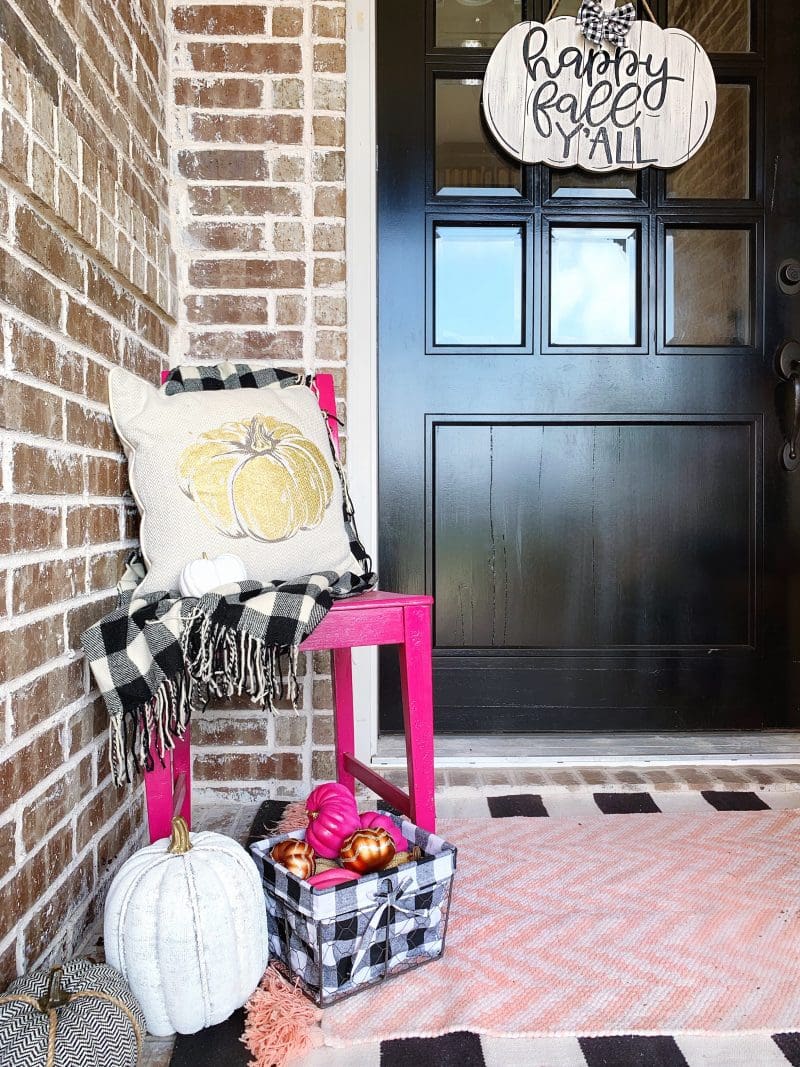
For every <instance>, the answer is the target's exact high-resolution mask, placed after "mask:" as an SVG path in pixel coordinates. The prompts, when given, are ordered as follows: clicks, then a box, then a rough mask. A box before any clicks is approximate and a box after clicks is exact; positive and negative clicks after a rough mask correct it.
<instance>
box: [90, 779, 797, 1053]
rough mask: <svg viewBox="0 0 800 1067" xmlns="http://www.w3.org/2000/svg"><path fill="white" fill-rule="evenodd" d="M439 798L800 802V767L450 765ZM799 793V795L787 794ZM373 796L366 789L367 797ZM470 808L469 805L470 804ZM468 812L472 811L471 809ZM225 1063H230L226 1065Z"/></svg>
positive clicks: (247, 808) (213, 814) (203, 824)
mask: <svg viewBox="0 0 800 1067" xmlns="http://www.w3.org/2000/svg"><path fill="white" fill-rule="evenodd" d="M383 773H385V774H386V777H387V778H390V779H391V780H392V781H393V782H395V783H396V784H397V785H399V786H404V785H405V784H406V776H405V773H404V772H403V771H400V770H398V769H383ZM436 790H437V798H438V799H442V800H445V799H446V800H451V801H452V800H453V799H456V798H463V799H464V800H465V801H468V800H469V799H470V798H476V797H482V796H497V795H503V794H507V793H530V792H535V793H539V794H541V795H543V796H559V795H561V796H563V797H567V796H580V795H582V794H584V795H590V794H592V793H595V792H612V793H613V792H642V791H647V792H652V793H662V794H665V793H670V794H676V793H692V792H700V791H703V790H725V791H750V792H756V793H773V794H776V793H779V794H783V796H782V797H781V799H780V801H778V803H777V804H776V805H775V806H778V807H783V806H786V805H790V806H792V807H794V806H800V766H796V765H791V764H788V763H787V764H785V765H776V764H767V765H763V766H759V765H747V766H741V765H740V766H736V767H731V766H709V765H700V766H680V767H664V766H659V767H657V768H646V767H570V768H567V767H562V768H557V769H543V770H529V769H524V768H513V767H512V768H491V769H490V768H485V769H484V768H469V769H465V768H444V769H440V770H437V772H436ZM792 793H794V794H797V795H796V796H795V798H794V799H793V798H792V797H790V796H788V795H786V794H792ZM368 796H369V794H368V793H367V791H364V799H365V800H366V799H367V797H368ZM257 807H258V805H256V804H244V805H243V804H209V803H204V802H202V801H198V803H196V805H195V810H194V817H193V824H194V828H195V829H202V830H214V831H216V832H218V833H225V834H229V835H230V836H231V837H234V838H236V839H237V840H239V841H244V839H245V838H246V836H247V832H248V830H249V828H250V825H251V823H252V820H253V817H254V815H255V812H256V810H257ZM467 807H468V805H467ZM465 814H466V812H465ZM84 952H85V953H86V954H88V955H91V956H93V957H94V958H95V959H98V958H102V952H103V949H102V931H101V930H100V931H98V930H95V931H93V935H92V936H91V937H90V938H89V939H87V943H86V945H85V947H84ZM173 1044H174V1039H172V1038H166V1039H165V1038H147V1039H146V1041H145V1047H144V1052H143V1056H142V1060H141V1067H168V1065H169V1062H170V1057H171V1055H172V1048H173ZM219 1067H226V1065H225V1064H220V1065H219Z"/></svg>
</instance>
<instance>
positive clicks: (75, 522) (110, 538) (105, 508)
mask: <svg viewBox="0 0 800 1067" xmlns="http://www.w3.org/2000/svg"><path fill="white" fill-rule="evenodd" d="M118 540H119V508H116V507H113V506H111V505H105V504H92V505H88V506H80V507H75V508H67V544H68V545H69V547H70V548H76V547H77V546H78V545H103V544H110V543H112V542H114V541H118Z"/></svg>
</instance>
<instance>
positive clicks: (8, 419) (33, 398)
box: [0, 378, 63, 439]
mask: <svg viewBox="0 0 800 1067" xmlns="http://www.w3.org/2000/svg"><path fill="white" fill-rule="evenodd" d="M62 403H63V401H62V400H61V397H60V396H56V395H55V394H54V393H46V392H45V391H44V390H43V389H37V388H35V386H32V385H26V384H25V383H24V382H18V381H15V380H14V379H13V378H4V379H0V426H2V427H3V428H4V429H6V430H19V431H21V432H23V433H33V434H37V435H38V436H40V437H50V438H56V439H58V438H60V437H61V428H62V417H61V408H62Z"/></svg>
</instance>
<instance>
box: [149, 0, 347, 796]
mask: <svg viewBox="0 0 800 1067" xmlns="http://www.w3.org/2000/svg"><path fill="white" fill-rule="evenodd" d="M172 20H173V26H174V40H173V63H172V76H173V83H172V89H173V94H174V96H173V99H174V108H173V113H172V125H171V131H170V142H171V148H172V168H173V174H174V175H175V178H174V183H173V209H174V212H175V226H174V239H175V246H176V253H177V256H178V271H179V284H180V291H181V298H182V299H181V301H180V306H179V315H178V317H179V325H178V328H177V330H176V334H175V339H174V343H173V360H174V361H176V362H180V361H185V360H194V361H200V362H215V361H217V360H220V359H230V360H245V361H248V362H255V361H264V362H268V363H273V364H277V365H280V366H297V367H304V368H306V369H307V370H319V369H331V370H332V371H333V372H334V374H335V376H336V381H337V391H338V393H339V395H340V403H341V400H342V399H343V394H344V385H345V379H344V366H345V360H346V356H347V347H346V346H347V336H346V326H347V322H346V298H345V249H344V244H345V230H344V210H345V188H344V177H345V175H344V109H345V45H344V27H345V5H344V3H337V2H328V0H323V2H319V3H313V2H311V0H305V2H301V0H295V2H294V3H275V2H271V0H267V2H261V3H249V4H248V3H241V4H221V3H216V2H214V3H208V4H192V5H190V6H189V5H185V4H181V3H176V4H175V6H174V8H173V12H172ZM305 667H306V669H305V674H304V680H303V701H302V706H301V710H300V712H299V713H298V714H294V713H292V712H291V711H290V709H287V708H284V709H282V712H281V714H280V715H279V716H277V717H273V716H271V715H269V714H267V713H263V712H261V711H260V710H258V709H254V708H253V706H252V705H247V704H245V705H244V706H240V707H237V706H235V705H230V706H226V707H218V708H212V709H209V710H208V711H207V712H206V714H205V716H203V718H202V719H199V720H197V721H196V722H195V723H194V725H193V731H192V738H193V741H194V743H195V746H196V747H195V760H194V775H195V786H194V788H195V791H196V793H197V794H198V795H199V796H204V797H205V798H206V799H208V798H209V797H215V798H218V799H242V798H254V799H255V798H259V797H263V796H264V795H265V794H269V795H273V796H295V795H299V794H300V793H302V792H303V791H304V790H306V791H307V790H308V788H310V785H311V782H312V780H319V779H324V778H330V777H332V775H333V763H332V742H333V735H332V718H331V712H330V707H331V693H330V674H329V672H330V667H329V662H328V657H327V656H316V657H314V659H313V662H309V663H307V664H306V665H305Z"/></svg>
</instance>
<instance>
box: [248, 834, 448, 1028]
mask: <svg viewBox="0 0 800 1067" xmlns="http://www.w3.org/2000/svg"><path fill="white" fill-rule="evenodd" d="M392 817H393V818H395V821H396V822H397V824H398V825H399V827H400V830H401V832H402V833H403V835H404V836H405V837H406V838H407V839H408V841H409V845H410V846H412V847H413V846H417V847H418V848H419V849H420V850H421V852H422V858H421V859H419V860H415V861H412V862H409V863H405V864H403V865H402V866H400V867H396V868H390V869H388V870H386V871H379V872H378V873H376V874H368V875H363V876H362V877H361V878H359V879H358V880H357V881H353V882H345V883H343V884H342V885H338V886H335V887H332V888H329V889H321V890H320V889H315V888H313V887H312V886H310V885H309V884H308V882H303V881H301V880H300V879H299V878H296V877H295V876H294V875H292V874H290V873H289V872H288V871H287V870H286V868H285V867H282V866H280V865H279V864H277V863H275V861H274V860H273V859H272V858H271V857H270V854H269V853H270V851H271V850H272V849H273V848H274V847H275V845H277V844H278V842H279V841H285V840H286V839H287V838H299V839H301V840H303V839H304V838H305V831H304V830H295V831H292V832H291V833H288V834H281V835H280V836H276V837H270V838H267V839H266V840H263V841H257V842H256V843H255V844H254V845H251V852H252V853H253V856H254V858H255V861H256V863H257V865H258V867H259V870H260V871H261V877H262V881H263V885H264V897H265V900H266V907H267V923H268V927H269V950H270V956H271V957H272V958H273V959H274V960H276V962H277V965H278V967H279V969H280V970H281V971H282V972H283V973H284V974H285V975H286V976H287V977H288V978H290V979H291V980H292V981H295V980H296V981H297V982H298V983H299V985H300V988H301V989H302V990H303V991H304V992H305V993H306V995H307V996H309V997H310V998H311V999H312V1000H313V1001H314V1002H315V1003H316V1004H319V1005H320V1007H326V1006H327V1005H329V1004H332V1003H333V1002H334V1001H337V1000H341V999H342V998H343V997H346V996H349V995H350V994H352V993H356V992H358V991H359V990H361V989H365V988H367V987H368V986H371V985H374V984H375V983H376V982H380V981H383V979H385V978H390V977H393V976H395V975H398V974H401V973H403V972H404V971H406V970H408V969H410V968H411V967H416V966H419V965H420V964H423V963H430V962H431V961H433V960H436V959H438V958H439V957H440V956H441V955H442V953H443V952H444V942H445V935H446V933H447V917H448V912H449V909H450V891H451V886H452V882H453V876H454V874H455V869H456V849H455V847H454V846H453V845H450V844H448V843H447V841H445V840H443V839H442V838H441V837H437V836H436V835H435V834H429V833H427V831H425V830H422V829H420V828H419V827H418V826H415V825H414V824H413V823H410V822H408V821H407V820H405V819H403V818H401V817H395V816H392Z"/></svg>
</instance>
